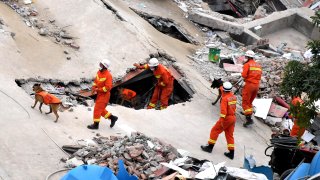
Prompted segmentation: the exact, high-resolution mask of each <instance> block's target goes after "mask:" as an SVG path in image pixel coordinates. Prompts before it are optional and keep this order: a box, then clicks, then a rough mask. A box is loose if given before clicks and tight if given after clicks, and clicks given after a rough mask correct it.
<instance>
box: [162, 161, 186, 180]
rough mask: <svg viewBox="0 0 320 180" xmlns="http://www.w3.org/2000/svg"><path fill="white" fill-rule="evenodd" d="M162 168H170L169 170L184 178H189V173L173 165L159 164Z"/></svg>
mask: <svg viewBox="0 0 320 180" xmlns="http://www.w3.org/2000/svg"><path fill="white" fill-rule="evenodd" d="M161 164H162V165H163V166H165V167H167V168H170V169H173V170H175V171H178V172H179V173H180V174H181V175H182V176H183V177H184V178H191V177H190V176H189V172H188V171H186V170H184V169H182V168H180V167H178V166H176V165H174V164H169V163H161Z"/></svg>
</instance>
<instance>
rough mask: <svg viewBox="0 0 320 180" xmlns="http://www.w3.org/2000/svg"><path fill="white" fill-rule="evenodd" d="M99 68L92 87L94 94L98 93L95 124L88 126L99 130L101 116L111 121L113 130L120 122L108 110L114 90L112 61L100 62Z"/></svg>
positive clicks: (95, 106) (94, 113)
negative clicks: (111, 93)
mask: <svg viewBox="0 0 320 180" xmlns="http://www.w3.org/2000/svg"><path fill="white" fill-rule="evenodd" d="M99 66H100V68H99V71H98V72H97V75H96V78H95V80H94V83H93V85H92V94H95V93H97V99H96V103H95V105H94V110H93V124H91V125H88V126H87V127H88V129H99V123H100V117H101V116H102V117H104V118H105V119H110V120H111V123H110V127H111V128H112V127H113V126H114V125H115V123H116V121H117V120H118V117H117V116H114V115H112V114H111V113H110V112H108V111H107V110H106V107H107V105H108V103H109V100H110V91H111V88H112V75H111V74H110V72H109V70H108V68H109V66H110V61H108V60H103V61H101V62H100V64H99Z"/></svg>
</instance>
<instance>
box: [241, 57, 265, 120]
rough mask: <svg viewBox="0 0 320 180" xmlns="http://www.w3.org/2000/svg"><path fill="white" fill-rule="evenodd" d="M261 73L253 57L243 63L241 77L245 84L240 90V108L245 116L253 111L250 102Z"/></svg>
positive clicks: (256, 90) (256, 91)
mask: <svg viewBox="0 0 320 180" xmlns="http://www.w3.org/2000/svg"><path fill="white" fill-rule="evenodd" d="M261 75H262V69H261V66H260V64H258V63H256V62H255V61H254V60H253V59H250V60H249V61H248V62H247V63H245V64H244V65H243V70H242V77H243V78H244V81H245V85H244V87H243V90H242V109H243V111H244V114H245V115H246V116H248V115H252V113H253V109H252V102H253V100H254V98H255V97H256V96H257V94H258V91H259V86H260V79H261Z"/></svg>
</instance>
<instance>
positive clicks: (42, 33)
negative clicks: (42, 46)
mask: <svg viewBox="0 0 320 180" xmlns="http://www.w3.org/2000/svg"><path fill="white" fill-rule="evenodd" d="M38 33H39V34H40V35H41V36H47V35H48V33H49V31H48V30H47V29H46V28H41V29H40V30H39V32H38Z"/></svg>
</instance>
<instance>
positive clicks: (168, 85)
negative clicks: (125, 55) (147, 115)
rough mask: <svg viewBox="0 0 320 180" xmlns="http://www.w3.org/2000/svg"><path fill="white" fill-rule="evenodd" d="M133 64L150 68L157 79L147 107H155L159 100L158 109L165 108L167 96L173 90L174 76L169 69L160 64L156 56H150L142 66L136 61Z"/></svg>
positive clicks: (142, 67) (141, 67) (140, 67)
mask: <svg viewBox="0 0 320 180" xmlns="http://www.w3.org/2000/svg"><path fill="white" fill-rule="evenodd" d="M133 65H134V66H135V67H137V68H138V69H150V70H151V71H152V72H153V75H154V76H155V77H156V78H157V80H158V81H157V84H156V86H155V89H154V91H153V95H152V98H151V100H150V103H149V105H148V107H147V108H148V109H153V108H155V107H156V105H157V103H158V101H159V100H160V110H162V109H165V108H167V107H168V102H169V98H170V96H171V94H172V92H173V82H174V78H173V76H172V75H171V73H170V71H169V70H168V69H167V68H166V67H165V66H164V65H162V64H160V63H159V61H158V59H157V58H151V59H150V60H149V62H148V64H145V65H143V66H141V65H139V64H137V63H135V64H133Z"/></svg>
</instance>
